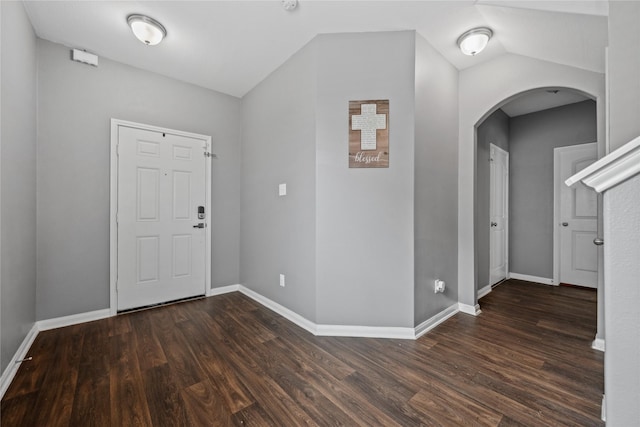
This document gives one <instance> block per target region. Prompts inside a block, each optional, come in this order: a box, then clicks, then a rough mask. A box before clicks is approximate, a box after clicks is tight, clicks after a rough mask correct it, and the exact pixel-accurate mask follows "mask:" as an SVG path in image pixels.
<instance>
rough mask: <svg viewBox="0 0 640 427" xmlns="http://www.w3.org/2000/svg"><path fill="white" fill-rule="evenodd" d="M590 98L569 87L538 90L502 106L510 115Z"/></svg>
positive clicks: (513, 115)
mask: <svg viewBox="0 0 640 427" xmlns="http://www.w3.org/2000/svg"><path fill="white" fill-rule="evenodd" d="M587 99H590V98H588V97H587V96H585V95H582V94H581V93H579V92H576V91H573V90H569V89H556V90H553V89H550V90H538V91H535V92H529V93H527V94H524V95H522V96H520V97H518V98H516V99H514V100H512V101H510V102H508V103H507V104H505V105H503V106H502V107H501V109H502V111H504V112H505V114H506V115H507V116H509V117H516V116H521V115H523V114H529V113H534V112H536V111H542V110H547V109H549V108H555V107H560V106H562V105H568V104H575V103H576V102H582V101H586V100H587Z"/></svg>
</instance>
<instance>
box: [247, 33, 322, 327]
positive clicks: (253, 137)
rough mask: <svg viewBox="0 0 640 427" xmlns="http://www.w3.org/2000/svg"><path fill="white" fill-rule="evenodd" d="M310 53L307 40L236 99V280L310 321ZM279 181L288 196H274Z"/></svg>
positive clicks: (312, 116)
mask: <svg viewBox="0 0 640 427" xmlns="http://www.w3.org/2000/svg"><path fill="white" fill-rule="evenodd" d="M316 51H317V49H316V43H315V42H313V41H312V42H311V43H310V44H309V45H307V46H306V47H304V48H303V49H302V50H301V51H299V52H298V53H296V54H295V55H294V56H293V57H292V58H290V59H289V60H288V61H287V62H286V63H285V64H284V65H282V66H281V67H280V68H278V69H277V70H276V71H274V72H273V73H272V74H271V75H270V76H269V77H267V79H265V80H264V81H262V82H261V83H260V84H259V85H258V86H257V87H255V88H254V89H253V90H252V91H251V92H249V93H248V94H247V95H245V97H244V98H243V100H242V221H241V224H242V231H241V245H240V246H241V257H240V266H241V269H240V271H241V272H242V273H241V278H240V280H241V282H242V284H243V285H244V286H246V287H248V288H250V289H252V290H254V291H256V292H258V293H259V294H261V295H263V296H265V297H267V298H269V299H271V300H273V301H276V302H278V303H279V304H282V305H284V306H285V307H287V308H289V309H291V310H293V311H294V312H296V313H298V314H300V315H302V316H303V317H305V318H307V319H309V320H311V321H314V320H315V317H316V291H315V286H316V282H315V271H316V270H315V244H316V227H315V218H316V216H315V209H316V189H315V185H316V173H315V172H316V168H315V101H316V81H315V80H316V77H315V67H316V58H315V57H316ZM282 183H286V184H287V195H286V196H283V197H279V196H278V185H279V184H282ZM280 274H284V275H285V278H286V286H285V287H284V288H282V287H280V286H279V275H280Z"/></svg>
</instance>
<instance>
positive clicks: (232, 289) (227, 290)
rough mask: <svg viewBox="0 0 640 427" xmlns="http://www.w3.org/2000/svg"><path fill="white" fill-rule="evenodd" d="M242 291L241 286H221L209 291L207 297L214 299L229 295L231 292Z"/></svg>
mask: <svg viewBox="0 0 640 427" xmlns="http://www.w3.org/2000/svg"><path fill="white" fill-rule="evenodd" d="M239 290H240V285H229V286H221V287H219V288H209V289H207V296H208V297H213V296H216V295H222V294H228V293H230V292H236V291H239Z"/></svg>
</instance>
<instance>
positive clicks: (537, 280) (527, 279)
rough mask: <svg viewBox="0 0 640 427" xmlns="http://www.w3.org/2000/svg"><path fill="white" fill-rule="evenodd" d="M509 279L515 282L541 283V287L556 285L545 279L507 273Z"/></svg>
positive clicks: (552, 281) (551, 280)
mask: <svg viewBox="0 0 640 427" xmlns="http://www.w3.org/2000/svg"><path fill="white" fill-rule="evenodd" d="M509 278H510V279H516V280H524V281H525V282H534V283H541V284H543V285H552V286H557V285H558V284H557V283H555V281H554V280H553V279H549V278H547V277H538V276H529V275H528V274H520V273H509Z"/></svg>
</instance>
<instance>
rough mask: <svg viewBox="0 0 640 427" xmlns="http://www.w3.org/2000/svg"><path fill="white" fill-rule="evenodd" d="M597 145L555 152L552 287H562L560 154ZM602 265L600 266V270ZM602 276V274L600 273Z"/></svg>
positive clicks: (560, 148) (577, 145) (572, 146)
mask: <svg viewBox="0 0 640 427" xmlns="http://www.w3.org/2000/svg"><path fill="white" fill-rule="evenodd" d="M588 144H596V148H597V146H598V143H597V142H592V143H591V142H590V143H586V144H576V145H568V146H566V147H558V148H555V149H554V150H553V283H552V285H555V286H559V285H560V221H561V218H560V190H561V188H562V186H563V185H565V183H564V182H563V181H562V180H561V179H560V153H561V152H562V149H563V148H567V149H570V148H576V147H581V146H583V145H588ZM597 214H598V221H599V220H600V211H599V210H598V212H597ZM599 268H600V265H598V269H599ZM598 274H600V272H598Z"/></svg>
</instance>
